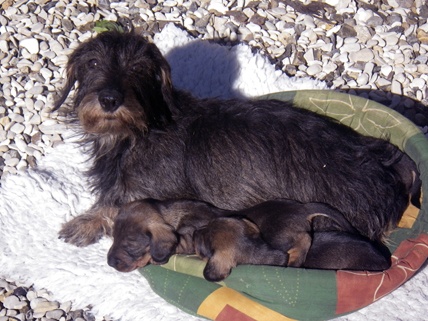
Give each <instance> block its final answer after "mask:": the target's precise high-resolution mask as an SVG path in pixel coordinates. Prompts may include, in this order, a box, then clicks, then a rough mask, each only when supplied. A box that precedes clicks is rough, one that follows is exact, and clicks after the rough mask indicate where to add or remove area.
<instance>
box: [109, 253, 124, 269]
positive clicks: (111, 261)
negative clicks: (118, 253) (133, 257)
mask: <svg viewBox="0 0 428 321" xmlns="http://www.w3.org/2000/svg"><path fill="white" fill-rule="evenodd" d="M120 262H121V261H120V259H118V258H117V257H115V256H114V255H110V254H109V255H108V257H107V263H108V265H110V266H111V267H114V268H116V267H117V266H118V264H119V263H120Z"/></svg>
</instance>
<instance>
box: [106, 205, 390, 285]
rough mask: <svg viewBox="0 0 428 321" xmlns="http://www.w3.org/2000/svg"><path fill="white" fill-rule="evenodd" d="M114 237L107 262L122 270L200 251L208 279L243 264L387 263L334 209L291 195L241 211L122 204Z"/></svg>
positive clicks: (369, 266) (374, 266) (384, 253)
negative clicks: (284, 198) (205, 261)
mask: <svg viewBox="0 0 428 321" xmlns="http://www.w3.org/2000/svg"><path fill="white" fill-rule="evenodd" d="M113 237H114V242H113V245H112V247H111V249H110V251H109V254H108V263H109V265H111V266H112V267H114V268H116V269H117V270H119V271H122V272H124V271H131V270H133V269H135V268H138V267H142V266H144V265H146V264H148V263H154V264H162V263H165V262H166V261H167V260H168V259H169V257H170V256H171V255H173V254H193V253H196V254H198V255H199V256H200V257H201V258H203V259H205V260H207V265H206V267H205V269H204V277H205V278H206V279H207V280H210V281H220V280H223V279H224V278H226V277H227V276H228V275H229V274H230V273H231V270H232V268H234V267H236V266H237V265H239V264H264V265H279V266H292V267H309V268H319V269H357V270H358V269H366V270H382V269H386V268H387V267H388V266H389V263H390V262H389V256H390V254H389V252H388V250H387V249H386V247H385V246H383V245H381V244H380V243H379V244H377V243H374V242H371V241H370V240H369V239H367V238H365V237H363V236H361V235H360V234H359V233H358V232H357V231H356V230H355V229H354V228H353V227H352V226H351V224H350V223H349V222H348V221H347V220H346V219H345V218H344V217H343V215H342V214H341V213H339V212H338V211H337V210H335V209H333V208H331V207H330V206H328V205H326V204H322V203H307V204H303V203H299V202H297V201H292V200H274V201H267V202H263V203H261V204H258V205H256V206H254V207H251V208H248V209H245V210H242V211H227V210H222V209H218V208H216V207H213V206H211V205H210V204H207V203H204V202H200V201H192V200H179V201H175V200H169V201H158V200H153V199H147V200H142V201H136V202H133V203H131V204H128V205H125V206H124V207H123V208H122V209H121V210H120V213H119V215H118V217H117V219H116V222H115V226H114V233H113ZM335 241H336V242H335Z"/></svg>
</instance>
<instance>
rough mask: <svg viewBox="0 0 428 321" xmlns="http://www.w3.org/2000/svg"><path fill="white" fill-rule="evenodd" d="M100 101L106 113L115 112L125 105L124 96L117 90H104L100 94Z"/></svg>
mask: <svg viewBox="0 0 428 321" xmlns="http://www.w3.org/2000/svg"><path fill="white" fill-rule="evenodd" d="M98 101H99V102H100V104H101V107H102V108H103V109H104V111H107V112H110V113H112V112H114V111H115V110H117V109H118V108H119V107H120V105H122V103H123V95H122V94H121V93H120V92H118V91H117V90H102V91H101V92H100V93H99V94H98Z"/></svg>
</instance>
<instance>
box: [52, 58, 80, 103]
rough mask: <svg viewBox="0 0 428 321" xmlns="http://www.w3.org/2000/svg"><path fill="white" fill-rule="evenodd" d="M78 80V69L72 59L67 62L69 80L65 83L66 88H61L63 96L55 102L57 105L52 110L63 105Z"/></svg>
mask: <svg viewBox="0 0 428 321" xmlns="http://www.w3.org/2000/svg"><path fill="white" fill-rule="evenodd" d="M76 81H77V78H76V71H75V68H74V64H73V63H72V62H71V60H70V61H69V62H68V64H67V81H66V83H65V86H64V88H63V89H62V90H61V96H60V97H59V98H58V99H57V101H56V102H55V106H54V108H53V109H52V111H55V110H58V109H59V108H60V107H61V105H62V104H63V103H64V101H65V100H66V99H67V96H68V94H69V93H70V91H71V89H72V88H73V86H74V84H75V83H76Z"/></svg>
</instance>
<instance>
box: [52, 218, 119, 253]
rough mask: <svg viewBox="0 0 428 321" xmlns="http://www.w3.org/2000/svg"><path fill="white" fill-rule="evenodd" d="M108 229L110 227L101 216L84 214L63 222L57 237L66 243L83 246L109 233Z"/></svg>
mask: <svg viewBox="0 0 428 321" xmlns="http://www.w3.org/2000/svg"><path fill="white" fill-rule="evenodd" d="M110 230H111V227H110V226H108V224H106V221H105V220H103V219H102V218H100V217H98V216H96V215H92V214H84V215H80V216H78V217H75V218H74V219H72V220H71V221H69V222H67V223H65V224H64V225H63V227H62V229H61V230H60V231H59V238H60V239H63V240H64V241H65V242H67V243H71V244H74V245H76V246H79V247H84V246H88V245H90V244H93V243H96V242H98V241H99V239H100V238H102V237H103V236H104V235H106V234H110V233H109V232H110Z"/></svg>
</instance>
